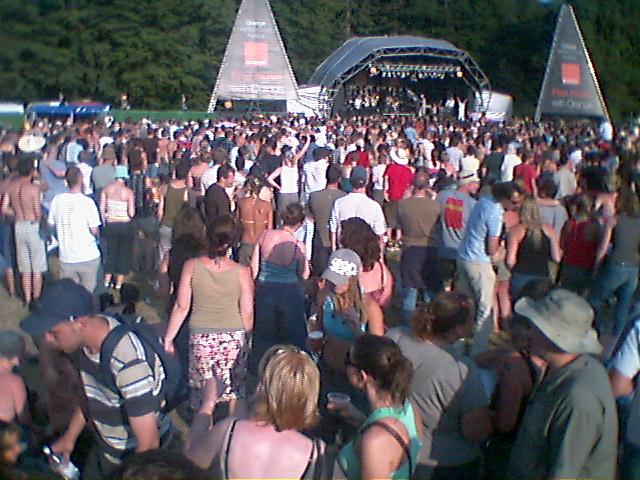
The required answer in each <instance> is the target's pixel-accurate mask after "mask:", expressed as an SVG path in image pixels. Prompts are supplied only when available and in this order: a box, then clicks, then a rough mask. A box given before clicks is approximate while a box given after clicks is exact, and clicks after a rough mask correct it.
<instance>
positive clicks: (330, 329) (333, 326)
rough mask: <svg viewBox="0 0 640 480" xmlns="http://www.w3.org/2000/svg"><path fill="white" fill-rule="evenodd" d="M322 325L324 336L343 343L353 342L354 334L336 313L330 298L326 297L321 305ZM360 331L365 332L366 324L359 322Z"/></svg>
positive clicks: (343, 319) (345, 321) (344, 320)
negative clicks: (326, 335) (334, 338)
mask: <svg viewBox="0 0 640 480" xmlns="http://www.w3.org/2000/svg"><path fill="white" fill-rule="evenodd" d="M322 325H323V327H324V331H325V333H326V334H328V335H331V336H332V337H336V338H338V339H339V340H343V341H345V342H354V341H355V340H356V334H355V332H354V331H353V328H352V327H351V326H350V325H349V323H348V321H347V320H346V319H345V318H344V317H343V316H342V315H340V314H339V313H338V311H337V310H336V305H335V303H334V301H333V297H332V296H328V297H327V298H326V300H325V301H324V303H323V304H322ZM359 328H360V331H361V332H363V333H364V332H366V331H367V324H366V323H363V322H360V326H359Z"/></svg>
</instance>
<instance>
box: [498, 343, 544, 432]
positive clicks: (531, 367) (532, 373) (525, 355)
mask: <svg viewBox="0 0 640 480" xmlns="http://www.w3.org/2000/svg"><path fill="white" fill-rule="evenodd" d="M518 354H519V355H520V356H521V357H522V359H523V360H524V362H525V363H526V364H527V370H528V373H529V378H530V379H531V386H532V388H531V390H532V392H533V390H534V389H535V387H536V385H537V382H538V371H537V369H536V366H535V364H534V363H533V360H532V359H531V354H530V353H529V352H527V351H526V350H518ZM498 395H499V391H498V389H497V388H496V389H495V390H494V392H493V395H492V396H491V404H492V405H494V406H495V404H496V402H497V401H498ZM529 398H531V393H530V394H529V395H524V396H523V397H522V401H521V402H520V410H518V417H517V420H516V424H515V426H514V427H513V429H512V430H511V431H510V432H507V433H497V432H494V434H493V436H494V437H496V438H501V439H503V440H506V441H508V442H510V443H513V442H515V440H516V436H517V435H518V430H519V428H520V425H521V424H522V419H523V418H524V414H525V412H526V410H527V405H528V404H529Z"/></svg>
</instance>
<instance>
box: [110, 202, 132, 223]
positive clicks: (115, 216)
mask: <svg viewBox="0 0 640 480" xmlns="http://www.w3.org/2000/svg"><path fill="white" fill-rule="evenodd" d="M106 217H107V223H109V221H111V220H127V221H128V220H130V218H129V209H128V205H127V202H125V201H124V200H111V199H107V208H106Z"/></svg>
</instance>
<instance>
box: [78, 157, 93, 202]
mask: <svg viewBox="0 0 640 480" xmlns="http://www.w3.org/2000/svg"><path fill="white" fill-rule="evenodd" d="M76 166H77V167H78V168H79V169H80V171H81V172H82V187H83V189H84V194H85V195H91V194H92V193H93V188H92V187H91V172H93V168H92V167H91V165H88V164H86V163H84V162H80V163H78V164H77V165H76Z"/></svg>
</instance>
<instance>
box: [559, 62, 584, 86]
mask: <svg viewBox="0 0 640 480" xmlns="http://www.w3.org/2000/svg"><path fill="white" fill-rule="evenodd" d="M562 83H563V84H564V85H580V64H578V63H563V64H562Z"/></svg>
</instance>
